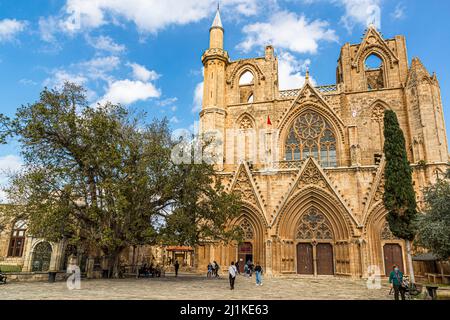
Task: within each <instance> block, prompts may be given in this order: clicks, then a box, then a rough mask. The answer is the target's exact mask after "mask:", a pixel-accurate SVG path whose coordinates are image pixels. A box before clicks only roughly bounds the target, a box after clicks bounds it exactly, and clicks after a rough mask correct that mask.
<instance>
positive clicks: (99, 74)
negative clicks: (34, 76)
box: [43, 56, 120, 98]
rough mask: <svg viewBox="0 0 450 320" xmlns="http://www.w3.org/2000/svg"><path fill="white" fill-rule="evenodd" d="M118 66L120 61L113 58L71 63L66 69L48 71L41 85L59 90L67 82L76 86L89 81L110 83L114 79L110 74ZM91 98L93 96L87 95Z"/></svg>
mask: <svg viewBox="0 0 450 320" xmlns="http://www.w3.org/2000/svg"><path fill="white" fill-rule="evenodd" d="M119 66H120V59H119V58H118V57H115V56H109V57H100V58H93V59H91V60H87V61H82V62H78V63H73V64H71V65H70V66H68V67H67V68H56V69H53V70H51V71H50V76H49V77H48V78H47V79H45V80H44V83H43V85H44V86H46V87H49V88H61V87H62V85H63V84H64V82H66V81H69V82H73V83H75V84H78V85H85V84H87V83H88V81H89V80H94V81H95V80H103V81H107V82H111V81H113V80H114V78H113V77H112V76H111V75H110V73H111V72H112V71H114V70H116V69H117V68H118V67H119ZM88 97H90V98H93V97H95V94H93V92H90V93H89V90H88Z"/></svg>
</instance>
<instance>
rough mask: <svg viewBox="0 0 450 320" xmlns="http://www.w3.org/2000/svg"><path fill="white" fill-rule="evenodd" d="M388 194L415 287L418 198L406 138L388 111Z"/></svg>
mask: <svg viewBox="0 0 450 320" xmlns="http://www.w3.org/2000/svg"><path fill="white" fill-rule="evenodd" d="M384 139H385V142H384V154H385V157H386V167H385V191H384V205H385V207H386V209H387V210H388V216H387V220H388V222H389V227H390V229H391V231H392V233H393V234H394V235H395V236H396V237H398V238H400V239H404V240H405V241H406V247H407V257H408V265H409V273H410V276H411V281H412V282H413V283H414V282H415V279H414V270H413V266H412V257H411V242H412V241H413V240H414V238H415V235H416V233H417V228H416V220H417V219H416V218H417V204H416V194H415V191H414V187H413V182H412V169H411V166H410V163H409V161H408V157H407V154H406V147H405V137H404V135H403V131H402V129H401V128H400V125H399V122H398V119H397V115H396V114H395V112H394V111H392V110H387V111H386V112H385V116H384Z"/></svg>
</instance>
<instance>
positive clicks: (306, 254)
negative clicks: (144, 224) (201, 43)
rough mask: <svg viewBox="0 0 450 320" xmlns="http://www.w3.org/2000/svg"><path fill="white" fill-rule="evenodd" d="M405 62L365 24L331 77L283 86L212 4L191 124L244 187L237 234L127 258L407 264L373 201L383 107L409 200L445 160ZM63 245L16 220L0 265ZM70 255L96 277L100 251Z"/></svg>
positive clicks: (435, 86)
mask: <svg viewBox="0 0 450 320" xmlns="http://www.w3.org/2000/svg"><path fill="white" fill-rule="evenodd" d="M372 60H374V61H375V62H376V61H378V64H375V65H369V62H370V61H372ZM408 61H409V60H408V56H407V50H406V40H405V38H404V37H403V36H395V37H394V38H389V39H386V38H384V37H383V36H382V35H381V33H380V32H378V31H377V30H376V29H375V28H374V27H369V28H368V29H367V31H366V34H365V35H364V38H363V40H362V42H361V43H358V44H348V43H347V44H345V45H344V46H343V47H342V48H341V51H340V54H339V59H338V62H337V68H336V84H333V85H326V86H316V85H314V84H313V81H311V80H310V79H309V75H307V77H306V81H305V84H304V85H303V87H302V88H298V89H296V90H286V91H281V90H279V86H278V60H277V57H276V56H275V54H274V48H273V47H272V46H267V47H266V49H265V55H264V56H263V57H258V58H253V59H243V60H237V61H232V60H231V59H230V57H229V55H228V53H227V51H226V50H225V47H224V28H223V26H222V22H221V19H220V13H219V11H218V12H217V14H216V17H215V20H214V23H213V25H212V27H211V29H210V47H209V48H208V49H207V50H206V52H205V53H204V54H203V56H202V62H203V65H204V94H203V106H202V110H201V112H200V133H202V134H205V135H206V134H212V135H213V136H214V137H220V138H221V139H220V142H221V143H217V144H216V145H215V150H214V151H215V155H216V156H217V158H216V160H218V161H217V162H216V169H217V176H218V177H220V178H221V180H222V182H223V184H224V186H225V188H226V189H227V190H228V191H229V192H231V191H237V192H239V193H240V194H241V195H242V199H243V203H244V205H243V207H242V214H241V215H240V216H239V217H237V218H236V219H234V220H233V221H230V225H233V226H239V227H241V228H242V230H243V235H244V238H245V239H244V240H243V241H242V243H231V244H223V243H218V242H213V241H210V242H208V241H205V242H204V243H203V244H202V245H200V246H198V247H197V248H176V249H170V248H131V249H130V250H129V252H128V253H124V256H125V259H126V260H127V261H128V263H129V264H131V263H141V264H142V263H143V262H146V263H150V262H153V261H155V260H156V261H157V263H161V264H163V265H167V261H169V262H168V263H169V264H170V263H171V262H170V261H171V260H170V257H171V256H172V257H173V258H176V259H178V258H179V259H187V260H186V261H189V262H188V265H189V266H190V267H192V268H191V270H196V271H198V272H201V273H203V272H206V271H205V270H206V269H207V264H208V263H209V262H212V261H217V262H218V263H219V265H221V266H222V271H224V272H226V266H227V265H229V264H230V263H231V262H232V261H240V262H241V263H240V268H243V265H244V263H245V262H247V261H248V260H250V261H252V262H254V263H260V264H261V265H262V267H263V268H264V270H265V273H266V274H267V275H283V274H300V275H311V276H320V275H335V276H349V277H354V278H359V277H367V276H368V270H369V269H371V270H372V272H373V270H375V269H374V268H378V269H379V271H380V272H381V274H382V275H384V274H385V272H387V271H389V270H390V268H391V266H392V265H393V264H398V265H400V266H401V269H403V270H404V271H406V272H407V270H408V268H407V266H406V261H407V260H406V250H405V249H406V248H405V243H404V241H402V240H400V239H396V238H395V237H394V236H393V235H392V233H391V232H390V230H389V226H388V225H387V222H386V214H387V212H386V210H385V208H384V206H383V202H382V195H383V181H384V176H383V173H384V167H385V159H384V157H383V116H384V111H385V110H386V109H391V110H394V111H395V112H396V114H397V116H398V118H399V121H400V125H401V128H402V130H403V132H404V135H405V139H406V144H407V152H408V157H409V160H410V162H411V165H412V167H413V179H414V187H415V191H416V193H417V200H418V204H419V206H421V205H423V203H422V189H423V187H425V186H428V185H430V184H431V183H434V182H435V181H436V180H437V178H438V177H439V176H441V175H443V174H444V172H446V170H447V168H448V163H449V155H448V145H447V137H446V130H445V124H444V115H443V105H442V101H441V96H440V87H439V82H438V80H437V77H436V75H435V74H432V75H430V73H429V72H428V71H427V70H426V68H425V67H424V65H423V64H422V63H421V61H420V60H419V59H418V58H414V59H412V62H411V64H409V63H408ZM0 209H1V208H0ZM171 250H172V251H171ZM177 250H178V251H179V252H178V251H177ZM73 254H75V255H76V252H75V251H73V248H70V247H69V246H67V245H66V244H64V243H49V242H45V241H43V240H41V239H35V238H32V237H31V236H29V235H28V234H27V227H26V222H25V221H15V222H14V223H13V224H12V225H11V226H10V227H9V228H6V229H5V230H3V231H1V230H0V266H5V265H6V266H12V267H16V268H17V270H18V271H22V272H29V273H33V272H45V271H48V270H64V269H65V266H66V265H67V263H68V259H69V257H70V256H71V255H73ZM186 257H188V258H186ZM78 260H79V261H78V264H80V266H81V269H82V271H85V272H87V273H88V276H95V271H97V273H98V274H100V272H101V270H102V266H101V264H102V261H101V259H99V258H96V257H91V256H89V257H87V256H83V257H78Z"/></svg>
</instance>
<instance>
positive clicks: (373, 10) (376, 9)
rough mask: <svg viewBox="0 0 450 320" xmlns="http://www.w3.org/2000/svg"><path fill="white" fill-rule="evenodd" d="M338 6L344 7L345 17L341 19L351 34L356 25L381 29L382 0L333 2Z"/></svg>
mask: <svg viewBox="0 0 450 320" xmlns="http://www.w3.org/2000/svg"><path fill="white" fill-rule="evenodd" d="M333 1H334V2H335V3H337V4H338V5H342V6H344V9H345V15H344V16H343V17H342V18H341V23H342V24H343V25H344V27H345V28H346V29H347V30H348V31H349V32H351V31H352V30H353V28H354V26H355V25H357V24H359V25H363V26H364V27H367V26H369V25H370V24H373V25H375V27H377V28H378V29H380V28H381V7H380V2H381V0H333Z"/></svg>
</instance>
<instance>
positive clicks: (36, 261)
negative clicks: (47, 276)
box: [32, 241, 52, 272]
mask: <svg viewBox="0 0 450 320" xmlns="http://www.w3.org/2000/svg"><path fill="white" fill-rule="evenodd" d="M51 257H52V246H51V244H50V243H48V242H45V241H44V242H40V243H38V244H37V245H36V247H35V248H34V251H33V260H32V272H41V271H48V270H49V269H50V260H51Z"/></svg>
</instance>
